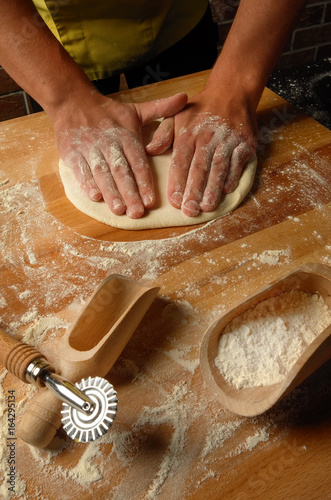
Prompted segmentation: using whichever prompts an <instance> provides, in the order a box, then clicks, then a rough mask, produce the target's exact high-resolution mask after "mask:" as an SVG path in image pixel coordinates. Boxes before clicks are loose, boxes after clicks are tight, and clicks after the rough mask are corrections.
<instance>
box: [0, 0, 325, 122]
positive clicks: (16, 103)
mask: <svg viewBox="0 0 331 500" xmlns="http://www.w3.org/2000/svg"><path fill="white" fill-rule="evenodd" d="M209 1H210V4H211V7H212V12H213V18H214V21H215V22H216V23H217V25H218V33H219V48H221V47H222V45H223V43H224V40H225V38H226V35H227V34H228V32H229V29H230V27H231V23H232V20H233V18H234V16H235V14H236V11H237V8H238V5H239V3H240V0H209ZM275 1H277V0H275ZM289 1H291V0H289ZM329 57H331V0H324V1H316V0H315V1H314V0H310V1H308V2H307V4H306V7H305V8H304V9H303V11H302V13H301V15H300V16H299V19H298V21H297V23H296V26H295V29H294V31H293V33H292V34H291V36H290V39H289V40H288V42H287V44H286V46H285V49H284V52H283V53H282V55H281V57H280V59H279V62H278V65H277V67H278V68H285V67H289V66H293V65H296V64H302V63H310V62H313V61H317V60H319V59H326V58H329ZM28 113H30V105H29V99H28V98H27V96H26V95H25V93H24V92H23V91H22V89H20V88H19V87H18V85H16V83H15V82H14V81H13V80H12V79H11V78H10V77H9V76H8V75H7V74H6V72H5V71H4V70H3V69H2V68H1V67H0V121H3V120H9V119H11V118H16V117H18V116H22V115H25V114H28Z"/></svg>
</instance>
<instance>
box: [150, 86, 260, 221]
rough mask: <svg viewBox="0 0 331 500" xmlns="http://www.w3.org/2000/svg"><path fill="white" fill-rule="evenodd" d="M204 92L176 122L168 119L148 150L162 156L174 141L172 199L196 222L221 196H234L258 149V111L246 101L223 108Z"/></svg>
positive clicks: (169, 195) (211, 95)
mask: <svg viewBox="0 0 331 500" xmlns="http://www.w3.org/2000/svg"><path fill="white" fill-rule="evenodd" d="M220 96H222V93H219V94H218V95H213V94H210V93H209V92H206V91H203V92H201V93H200V94H198V95H196V96H195V97H194V98H193V99H191V100H190V101H189V103H188V105H187V106H186V107H185V108H184V109H183V110H182V111H179V112H178V113H177V114H176V115H175V117H173V118H168V119H165V120H164V121H163V122H162V124H161V125H160V127H159V129H158V130H157V132H156V133H155V135H154V138H153V140H152V142H151V143H150V144H149V145H148V146H147V148H146V150H147V151H148V153H149V154H160V153H162V152H164V151H165V150H166V149H167V148H168V147H169V146H170V145H171V142H172V140H173V136H174V137H175V140H174V144H173V154H172V161H171V166H170V171H169V183H168V199H169V202H170V203H171V205H173V206H174V207H175V208H181V209H182V212H183V213H184V214H185V215H187V216H189V217H195V216H196V215H198V214H199V212H200V211H203V212H210V211H213V210H215V208H216V207H217V205H218V203H219V201H220V197H221V195H222V193H230V192H232V191H233V190H234V189H235V188H236V186H237V184H238V182H239V179H240V176H241V173H242V170H243V168H244V166H245V164H246V163H247V161H248V160H249V159H250V158H251V156H252V155H253V153H254V151H255V148H256V144H257V125H256V117H255V111H254V112H253V111H250V110H249V107H248V106H246V105H245V103H244V102H240V99H238V101H232V102H230V103H225V102H224V101H225V100H224V101H223V100H222V98H221V97H220Z"/></svg>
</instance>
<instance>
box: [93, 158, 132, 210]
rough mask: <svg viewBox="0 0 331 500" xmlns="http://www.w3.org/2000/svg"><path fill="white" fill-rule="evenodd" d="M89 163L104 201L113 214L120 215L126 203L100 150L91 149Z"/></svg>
mask: <svg viewBox="0 0 331 500" xmlns="http://www.w3.org/2000/svg"><path fill="white" fill-rule="evenodd" d="M89 163H90V166H91V172H92V174H93V177H94V180H95V183H96V184H97V186H98V188H99V190H100V191H101V193H102V197H103V199H104V201H105V202H106V203H107V205H108V206H109V208H110V209H111V211H112V212H113V213H114V214H116V215H122V214H123V213H124V212H125V210H126V204H125V202H124V200H123V198H122V196H121V194H120V192H119V190H118V188H117V185H116V183H115V181H114V178H113V175H112V174H111V172H110V170H109V165H108V163H107V161H106V159H105V158H104V156H103V155H102V154H101V153H100V152H96V151H92V152H91V153H90V156H89Z"/></svg>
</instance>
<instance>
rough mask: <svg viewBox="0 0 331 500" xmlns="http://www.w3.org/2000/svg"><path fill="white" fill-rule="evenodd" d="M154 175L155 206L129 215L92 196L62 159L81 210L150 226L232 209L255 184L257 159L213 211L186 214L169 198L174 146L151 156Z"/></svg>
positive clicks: (184, 222)
mask: <svg viewBox="0 0 331 500" xmlns="http://www.w3.org/2000/svg"><path fill="white" fill-rule="evenodd" d="M156 126H157V124H156V123H155V122H153V123H152V124H150V125H149V126H147V127H145V129H144V131H143V132H144V134H143V135H144V143H145V144H148V142H149V140H150V138H151V137H152V134H153V132H154V130H155V128H156ZM148 158H149V162H150V165H151V169H152V172H153V176H154V183H155V189H156V196H157V201H156V203H155V205H154V207H153V209H152V210H149V211H146V213H145V215H144V216H143V217H142V218H141V219H130V218H129V217H128V216H127V215H115V214H113V213H112V212H111V210H110V208H109V207H108V205H106V203H105V202H104V201H98V202H96V201H92V200H89V199H88V198H87V197H86V196H85V194H84V193H83V192H82V191H81V189H80V187H79V184H78V182H77V181H76V178H75V176H74V174H73V173H72V171H71V169H70V168H69V167H68V166H67V165H66V164H65V163H64V162H63V161H62V160H60V163H59V169H60V176H61V179H62V182H63V186H64V190H65V193H66V195H67V197H68V199H69V200H70V201H71V203H72V204H73V205H74V206H75V207H76V208H78V210H80V211H81V212H83V213H84V214H86V215H89V216H90V217H93V218H94V219H97V220H98V221H100V222H103V223H105V224H108V225H109V226H113V227H116V228H119V229H130V230H135V229H151V228H160V227H173V226H189V225H194V224H200V223H202V222H207V221H210V220H212V219H216V218H218V217H222V216H224V215H227V214H228V213H230V212H232V210H234V209H235V208H236V207H237V206H238V205H239V204H240V203H241V201H242V200H243V199H244V198H245V196H246V195H247V193H248V192H249V190H250V189H251V187H252V184H253V180H254V176H255V172H256V165H257V159H256V156H255V155H254V156H253V157H252V159H251V160H250V161H249V162H248V163H247V165H246V166H245V168H244V171H243V173H242V176H241V178H240V181H239V184H238V186H237V188H236V189H235V190H234V191H233V192H232V193H229V194H226V195H222V197H221V200H220V203H219V205H218V207H217V209H216V210H214V211H213V212H200V214H199V215H198V216H196V217H187V216H185V215H184V214H183V213H182V211H181V210H178V209H176V208H174V207H172V206H171V205H170V203H169V202H168V199H167V184H168V172H169V166H170V161H171V150H169V151H168V152H166V153H164V154H163V155H159V156H152V157H151V156H149V157H148Z"/></svg>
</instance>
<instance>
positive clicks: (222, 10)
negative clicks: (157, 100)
mask: <svg viewBox="0 0 331 500" xmlns="http://www.w3.org/2000/svg"><path fill="white" fill-rule="evenodd" d="M275 1H277V0H275ZM289 1H290V0H289ZM239 3H240V0H210V5H211V8H212V12H213V18H214V21H215V22H216V23H217V25H218V34H219V48H220V49H221V47H222V45H223V43H224V41H225V38H226V36H227V34H228V32H229V30H230V27H231V24H232V21H233V18H234V16H235V14H236V12H237V8H238V5H239ZM329 57H331V0H324V1H317V0H310V1H308V2H307V3H306V6H305V8H304V9H303V10H302V12H301V14H300V16H299V18H298V20H297V22H296V25H295V28H294V30H293V32H292V33H291V36H290V39H289V40H288V41H287V44H286V46H285V48H284V51H283V53H282V55H281V57H280V59H279V61H278V65H277V67H278V68H285V67H289V66H293V65H297V64H304V63H311V62H314V61H317V60H319V59H326V58H329Z"/></svg>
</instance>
